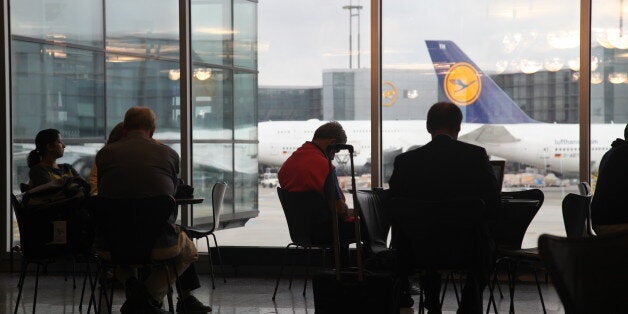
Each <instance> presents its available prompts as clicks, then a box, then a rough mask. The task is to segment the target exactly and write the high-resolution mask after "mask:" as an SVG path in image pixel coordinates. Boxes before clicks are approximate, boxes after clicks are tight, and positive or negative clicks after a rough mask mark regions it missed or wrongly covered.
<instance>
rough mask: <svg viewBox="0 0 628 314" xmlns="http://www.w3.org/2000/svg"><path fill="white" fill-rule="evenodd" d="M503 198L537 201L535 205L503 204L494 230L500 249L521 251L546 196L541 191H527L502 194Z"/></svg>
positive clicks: (494, 236)
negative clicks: (527, 232)
mask: <svg viewBox="0 0 628 314" xmlns="http://www.w3.org/2000/svg"><path fill="white" fill-rule="evenodd" d="M501 195H502V198H508V199H524V200H535V201H537V202H536V204H535V205H533V206H530V205H526V204H525V203H523V204H521V205H515V204H514V203H513V204H503V205H502V208H501V209H500V211H499V213H498V217H497V222H496V223H495V226H494V229H493V238H494V239H495V243H496V244H497V245H498V246H499V247H503V248H508V249H514V250H518V249H521V245H522V243H523V237H524V236H525V234H526V230H528V227H529V226H530V223H531V222H532V220H533V219H534V217H535V216H536V214H537V213H538V212H539V209H540V208H541V206H543V201H544V200H545V195H544V194H543V191H541V190H539V189H530V190H525V191H515V192H502V194H501Z"/></svg>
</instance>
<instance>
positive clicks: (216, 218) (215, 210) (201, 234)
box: [186, 182, 227, 289]
mask: <svg viewBox="0 0 628 314" xmlns="http://www.w3.org/2000/svg"><path fill="white" fill-rule="evenodd" d="M226 190H227V183H224V182H216V183H215V184H214V186H213V187H212V225H211V227H210V228H209V229H205V228H200V227H187V228H186V229H187V230H186V232H187V234H188V235H189V236H190V238H193V239H195V240H198V239H200V238H205V242H206V243H207V254H208V255H209V269H210V274H211V278H212V289H216V284H215V283H214V263H213V262H212V251H211V247H210V246H209V236H210V235H211V236H212V237H213V238H214V244H215V245H216V252H218V262H219V263H220V272H222V276H223V280H224V282H225V283H227V277H226V275H225V272H224V271H223V269H222V257H221V256H220V247H218V241H216V235H215V234H214V232H215V231H216V229H217V228H218V227H219V226H220V214H221V213H222V203H223V200H224V198H225V192H226Z"/></svg>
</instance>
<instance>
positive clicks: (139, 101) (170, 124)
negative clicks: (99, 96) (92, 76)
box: [107, 54, 181, 140]
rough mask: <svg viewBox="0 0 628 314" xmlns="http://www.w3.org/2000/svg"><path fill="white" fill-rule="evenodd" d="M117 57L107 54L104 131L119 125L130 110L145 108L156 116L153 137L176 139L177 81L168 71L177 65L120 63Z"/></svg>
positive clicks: (144, 61) (145, 61) (148, 61)
mask: <svg viewBox="0 0 628 314" xmlns="http://www.w3.org/2000/svg"><path fill="white" fill-rule="evenodd" d="M120 58H121V57H120V56H118V55H113V54H108V55H107V126H108V129H111V128H113V127H114V126H115V125H116V124H117V123H119V122H122V120H124V113H125V112H126V111H127V109H129V108H130V107H133V106H147V107H150V108H151V109H152V110H153V111H155V114H156V115H157V131H156V132H155V135H154V137H155V138H156V139H159V140H169V139H179V138H180V136H181V134H180V130H179V125H180V123H179V122H180V109H179V81H178V79H179V78H178V77H173V76H172V75H171V74H170V73H171V72H172V71H171V70H174V71H178V69H179V64H178V63H177V62H168V61H157V60H154V59H142V58H131V57H125V59H124V61H121V60H120ZM175 78H176V80H174V79H175Z"/></svg>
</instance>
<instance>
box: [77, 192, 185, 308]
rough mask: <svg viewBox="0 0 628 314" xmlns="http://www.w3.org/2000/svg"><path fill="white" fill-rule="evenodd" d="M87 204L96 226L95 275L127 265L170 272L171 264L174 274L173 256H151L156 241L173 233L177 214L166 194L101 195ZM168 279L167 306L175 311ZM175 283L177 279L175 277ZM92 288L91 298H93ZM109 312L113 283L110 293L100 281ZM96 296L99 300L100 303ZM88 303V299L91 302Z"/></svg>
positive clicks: (173, 202) (168, 277)
mask: <svg viewBox="0 0 628 314" xmlns="http://www.w3.org/2000/svg"><path fill="white" fill-rule="evenodd" d="M86 207H87V208H88V210H89V211H90V213H91V215H92V217H93V219H94V224H95V228H96V237H97V238H96V239H97V241H96V247H97V249H96V251H97V255H98V258H99V266H98V270H97V278H99V277H100V275H102V273H103V268H104V267H112V268H114V267H117V266H126V267H133V268H145V267H164V268H165V269H166V272H167V273H168V274H169V273H170V272H169V267H170V266H172V267H173V269H174V273H175V274H176V273H177V269H176V264H175V262H174V258H175V257H176V256H173V257H171V258H166V259H164V260H153V259H151V253H152V251H153V248H154V246H155V243H156V242H157V241H158V240H159V238H160V237H161V236H164V235H170V236H176V234H177V232H176V230H175V227H174V224H173V221H174V217H176V214H177V206H176V203H175V201H174V199H173V198H172V196H169V195H162V196H155V197H149V198H141V199H110V198H105V197H101V196H93V197H90V198H89V199H88V201H87V204H86ZM170 279H171V278H170V276H167V281H168V287H169V288H168V306H169V309H170V311H171V312H173V311H174V307H173V303H172V285H171V280H170ZM175 283H176V284H177V290H178V282H177V280H176V278H175ZM94 288H95V285H94V286H92V294H91V297H90V300H92V299H93V298H94ZM103 291H104V296H105V300H106V302H107V306H108V308H109V313H111V308H112V304H113V285H112V286H111V290H110V293H109V295H107V292H106V287H105V286H104V283H103V281H101V292H100V293H101V295H102V294H103ZM100 300H102V298H99V301H98V303H99V304H100V302H101V301H100ZM90 302H91V301H90Z"/></svg>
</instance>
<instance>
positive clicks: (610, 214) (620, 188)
mask: <svg viewBox="0 0 628 314" xmlns="http://www.w3.org/2000/svg"><path fill="white" fill-rule="evenodd" d="M624 138H625V139H628V125H627V126H626V129H625V130H624ZM625 139H620V138H618V139H616V140H615V141H614V142H613V143H612V145H611V149H610V150H609V151H608V152H606V154H604V156H603V157H602V160H601V161H600V169H599V173H598V178H597V183H596V186H595V194H594V195H593V201H592V202H591V220H592V223H593V230H595V233H597V234H598V235H601V234H609V233H615V232H622V231H628V208H626V205H625V204H626V199H625V198H626V196H625V194H624V193H625V190H624V184H626V181H627V180H628V163H627V162H626V161H627V160H628V142H626V140H625Z"/></svg>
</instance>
